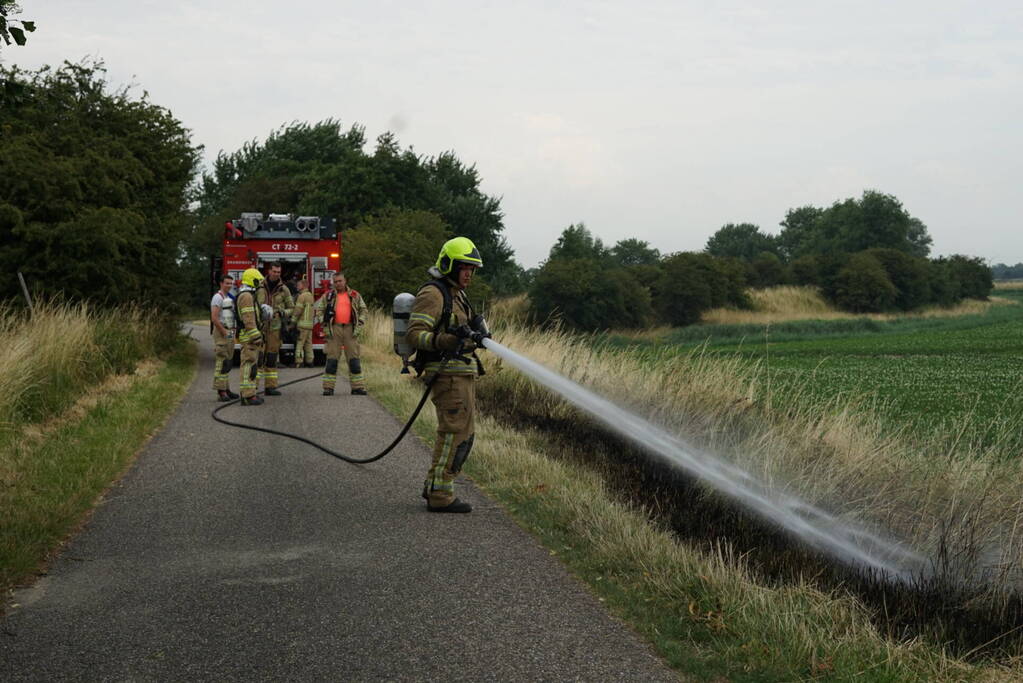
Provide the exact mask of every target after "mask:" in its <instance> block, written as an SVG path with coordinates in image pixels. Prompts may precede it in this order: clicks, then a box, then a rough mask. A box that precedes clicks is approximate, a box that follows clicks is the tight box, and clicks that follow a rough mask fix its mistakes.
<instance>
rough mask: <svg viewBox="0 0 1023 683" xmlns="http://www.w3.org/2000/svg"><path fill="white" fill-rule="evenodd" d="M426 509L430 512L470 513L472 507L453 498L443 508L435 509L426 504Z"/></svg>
mask: <svg viewBox="0 0 1023 683" xmlns="http://www.w3.org/2000/svg"><path fill="white" fill-rule="evenodd" d="M426 509H427V510H429V511H430V512H472V505H469V504H468V503H466V502H463V501H461V500H458V499H457V498H455V499H454V500H453V501H451V502H450V503H448V504H447V505H445V506H444V507H440V508H435V507H433V506H432V505H430V504H427V505H426Z"/></svg>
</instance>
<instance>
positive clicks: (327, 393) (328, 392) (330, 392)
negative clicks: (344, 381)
mask: <svg viewBox="0 0 1023 683" xmlns="http://www.w3.org/2000/svg"><path fill="white" fill-rule="evenodd" d="M323 395H324V396H333V395H334V390H333V389H324V390H323Z"/></svg>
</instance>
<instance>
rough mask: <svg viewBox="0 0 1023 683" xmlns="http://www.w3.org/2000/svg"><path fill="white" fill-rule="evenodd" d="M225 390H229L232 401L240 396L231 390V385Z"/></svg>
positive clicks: (228, 395) (228, 394) (228, 393)
mask: <svg viewBox="0 0 1023 683" xmlns="http://www.w3.org/2000/svg"><path fill="white" fill-rule="evenodd" d="M225 391H227V397H228V398H229V399H231V400H232V401H233V400H234V399H236V398H238V394H236V393H234V392H233V391H231V388H230V387H228V388H227V389H226V390H225Z"/></svg>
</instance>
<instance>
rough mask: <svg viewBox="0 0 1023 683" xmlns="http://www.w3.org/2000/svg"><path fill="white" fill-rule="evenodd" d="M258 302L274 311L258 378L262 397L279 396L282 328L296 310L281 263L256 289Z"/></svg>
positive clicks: (269, 324)
mask: <svg viewBox="0 0 1023 683" xmlns="http://www.w3.org/2000/svg"><path fill="white" fill-rule="evenodd" d="M256 303H258V304H260V307H262V306H264V305H265V306H269V307H270V308H271V309H272V311H271V313H270V320H269V322H268V323H267V324H266V326H265V327H264V328H263V329H264V334H265V336H266V347H265V348H264V350H263V362H262V363H260V366H259V375H258V377H262V378H263V388H264V391H263V395H265V396H280V395H281V392H280V391H278V390H277V360H278V354H279V353H280V351H281V326H282V325H283V324H284V320H285V318H287V317H289V316H290V315H291V311H292V309H293V308H295V300H294V299H292V298H291V290H290V289H288V288H287V286H286V285H285V284H284V282H283V281H282V280H281V265H280V264H279V263H274V264H271V265H270V272H269V273H267V276H266V280H265V281H264V282H263V286H262V287H260V288H259V289H257V290H256Z"/></svg>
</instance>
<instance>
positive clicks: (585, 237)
mask: <svg viewBox="0 0 1023 683" xmlns="http://www.w3.org/2000/svg"><path fill="white" fill-rule="evenodd" d="M608 256H609V254H608V250H607V248H606V247H605V246H604V243H603V242H602V241H601V239H600V238H599V237H595V236H594V235H593V233H591V232H590V231H589V229H587V227H586V225H585V224H583V223H579V224H578V225H576V224H574V223H573V224H572V225H570V226H568V227H567V228H565V229H564V230H562V231H561V236H560V237H558V241H557V242H555V243H554V246H553V247H551V251H550V253H549V254H548V256H547V260H548V261H557V260H559V259H563V260H570V259H589V260H591V261H593V262H594V263H602V262H605V261H607V260H608Z"/></svg>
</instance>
